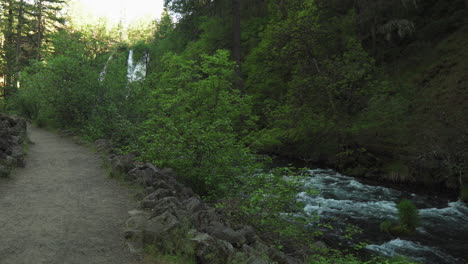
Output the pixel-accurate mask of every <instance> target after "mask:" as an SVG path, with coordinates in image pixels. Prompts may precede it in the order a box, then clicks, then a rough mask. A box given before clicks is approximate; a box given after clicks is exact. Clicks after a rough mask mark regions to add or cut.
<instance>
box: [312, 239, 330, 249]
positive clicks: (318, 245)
mask: <svg viewBox="0 0 468 264" xmlns="http://www.w3.org/2000/svg"><path fill="white" fill-rule="evenodd" d="M313 247H314V248H316V249H318V250H327V249H328V246H327V244H325V243H324V242H322V241H316V242H314V245H313Z"/></svg>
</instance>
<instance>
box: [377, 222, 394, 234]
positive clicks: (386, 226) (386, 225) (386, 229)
mask: <svg viewBox="0 0 468 264" xmlns="http://www.w3.org/2000/svg"><path fill="white" fill-rule="evenodd" d="M394 225H395V224H394V223H393V222H392V221H391V220H385V221H383V222H382V223H380V231H382V232H385V233H390V230H391V228H392V226H394Z"/></svg>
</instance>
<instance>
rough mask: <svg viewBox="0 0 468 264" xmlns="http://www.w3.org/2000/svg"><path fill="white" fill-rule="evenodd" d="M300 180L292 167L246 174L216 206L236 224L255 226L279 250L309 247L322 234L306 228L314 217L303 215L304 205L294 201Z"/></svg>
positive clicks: (299, 189)
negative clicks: (291, 247) (292, 247)
mask: <svg viewBox="0 0 468 264" xmlns="http://www.w3.org/2000/svg"><path fill="white" fill-rule="evenodd" d="M301 179H302V176H300V172H298V171H297V170H292V169H291V168H276V169H273V170H272V171H271V172H270V173H265V172H259V173H256V174H253V175H247V176H245V177H243V178H241V179H240V184H239V185H238V186H237V187H236V188H235V189H233V190H232V193H231V194H230V195H229V196H228V197H227V198H226V199H224V200H223V201H222V203H220V204H218V207H219V208H222V209H223V211H224V212H225V213H226V214H228V215H229V216H230V218H232V219H234V220H236V221H238V223H247V224H249V225H252V226H253V227H255V228H256V229H257V230H258V231H260V232H261V234H262V235H263V239H265V240H267V241H268V242H270V243H271V244H273V245H276V246H277V247H278V248H279V249H282V247H283V246H285V245H290V246H291V245H293V244H294V245H297V246H298V247H300V248H302V249H310V248H311V247H312V245H313V242H314V240H315V238H316V237H317V236H318V235H320V234H321V233H320V232H316V231H315V230H313V229H309V228H307V224H308V223H309V222H310V221H313V220H312V219H310V218H309V217H306V216H304V215H303V204H301V203H299V202H297V201H296V196H297V194H298V193H299V192H300V191H301V187H302V182H301Z"/></svg>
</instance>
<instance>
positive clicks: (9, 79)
mask: <svg viewBox="0 0 468 264" xmlns="http://www.w3.org/2000/svg"><path fill="white" fill-rule="evenodd" d="M7 10H8V12H7V14H8V16H7V19H6V20H7V25H6V30H5V31H4V37H5V45H4V49H5V80H4V81H5V88H4V97H5V98H8V97H9V96H10V91H11V89H12V86H13V83H14V81H13V79H14V78H13V75H14V65H15V48H14V33H13V24H14V17H13V15H14V13H13V1H8V8H7Z"/></svg>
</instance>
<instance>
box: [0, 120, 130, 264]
mask: <svg viewBox="0 0 468 264" xmlns="http://www.w3.org/2000/svg"><path fill="white" fill-rule="evenodd" d="M29 137H30V139H31V140H32V141H33V142H34V143H35V144H34V145H31V147H30V150H29V152H28V157H27V160H26V168H22V169H17V170H16V171H15V172H14V173H13V174H12V175H11V178H10V179H4V180H0V263H1V264H45V263H47V264H75V263H76V264H94V263H96V264H97V263H99V264H101V263H102V264H107V263H109V264H121V263H122V264H124V263H125V264H129V263H137V262H136V261H135V257H134V256H132V255H131V254H130V253H129V251H128V249H127V248H126V245H125V242H124V239H123V235H122V230H123V224H124V222H125V220H126V218H127V211H128V210H129V209H130V208H132V205H134V204H133V203H134V202H132V199H131V198H129V196H130V195H129V190H128V189H127V188H125V187H122V186H120V185H119V184H118V183H117V182H115V181H113V180H111V179H109V178H107V177H106V173H105V171H104V170H103V169H102V168H101V164H102V162H101V160H100V158H99V157H98V155H97V154H95V153H92V152H91V151H89V150H87V149H86V148H84V147H81V146H78V145H76V144H74V143H73V142H71V141H70V140H69V139H66V138H62V137H59V136H57V135H55V134H52V133H50V132H47V131H44V130H41V129H37V128H33V127H30V128H29Z"/></svg>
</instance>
